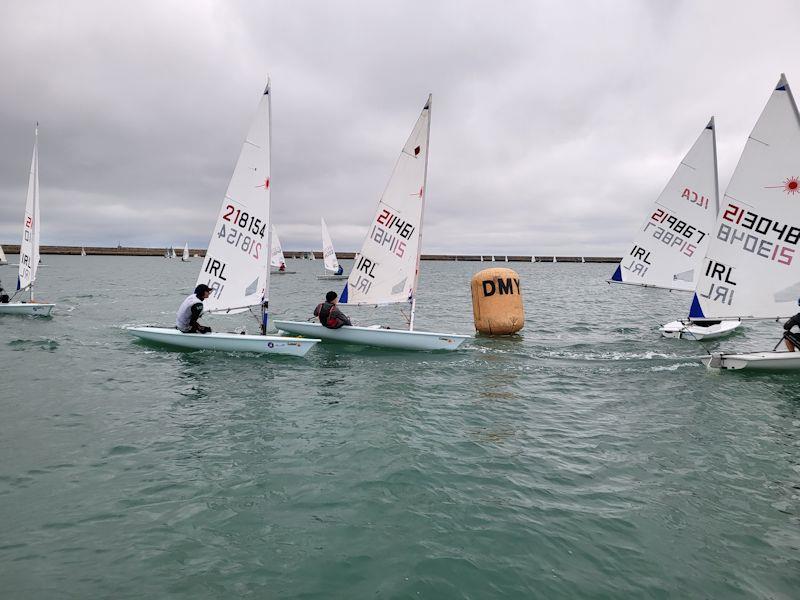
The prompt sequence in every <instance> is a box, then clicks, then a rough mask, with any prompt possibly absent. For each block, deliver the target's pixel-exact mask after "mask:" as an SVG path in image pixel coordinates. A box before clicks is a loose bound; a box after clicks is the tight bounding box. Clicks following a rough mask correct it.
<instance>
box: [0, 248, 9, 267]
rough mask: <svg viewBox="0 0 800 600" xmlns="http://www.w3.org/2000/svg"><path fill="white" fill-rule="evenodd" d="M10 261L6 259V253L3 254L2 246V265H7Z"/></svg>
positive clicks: (0, 254) (0, 255)
mask: <svg viewBox="0 0 800 600" xmlns="http://www.w3.org/2000/svg"><path fill="white" fill-rule="evenodd" d="M7 264H8V259H7V258H6V253H5V252H3V247H2V246H0V265H7Z"/></svg>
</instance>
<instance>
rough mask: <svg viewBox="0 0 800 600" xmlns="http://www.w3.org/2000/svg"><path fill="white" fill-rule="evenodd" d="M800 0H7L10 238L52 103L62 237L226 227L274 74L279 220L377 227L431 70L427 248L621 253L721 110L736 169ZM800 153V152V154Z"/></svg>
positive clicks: (54, 207) (44, 194) (6, 227)
mask: <svg viewBox="0 0 800 600" xmlns="http://www.w3.org/2000/svg"><path fill="white" fill-rule="evenodd" d="M798 15H800V5H798V4H797V2H796V0H786V1H768V2H763V1H762V2H749V1H733V2H731V1H722V0H720V1H718V2H663V1H658V0H652V1H650V2H648V1H645V0H632V1H629V2H624V1H610V0H609V1H606V2H591V3H590V2H578V1H574V2H559V1H552V2H546V1H526V2H464V1H453V2H435V1H433V0H428V1H416V0H404V1H402V2H383V1H373V2H367V1H362V2H339V1H331V2H322V1H320V2H267V1H258V2H256V1H253V2H231V1H222V0H220V1H203V0H200V1H198V0H185V1H170V0H158V1H155V2H107V1H97V2H79V1H75V2H63V1H52V2H44V1H36V0H18V1H17V0H10V1H9V0H6V1H5V2H3V3H2V5H0V76H1V77H2V79H1V81H2V90H3V93H2V96H1V97H0V131H2V136H1V137H0V243H5V244H7V243H19V242H18V238H19V236H20V229H21V227H20V224H21V221H22V214H23V211H24V202H25V190H26V187H27V173H28V168H29V165H30V155H31V149H32V144H33V126H34V122H35V121H36V120H38V121H39V122H40V181H41V202H42V208H41V211H42V243H43V244H71V245H109V244H113V245H116V244H117V243H121V244H123V245H146V246H164V245H167V244H175V245H182V244H183V242H184V241H185V240H188V241H189V243H190V245H192V246H199V247H205V245H206V244H207V243H208V237H209V235H210V228H211V227H212V224H213V220H214V218H215V216H216V213H217V210H218V208H219V203H220V202H221V200H222V196H223V194H224V192H225V188H226V186H227V183H228V179H229V177H230V175H231V172H232V170H233V165H234V162H235V160H236V157H237V156H238V153H239V148H240V145H241V143H242V140H243V137H244V134H245V132H246V130H247V127H248V125H249V123H250V119H251V118H252V116H253V112H254V110H255V107H256V105H257V102H258V99H259V95H260V93H261V91H262V89H263V85H264V82H265V80H266V76H267V74H268V73H269V74H270V75H271V77H272V83H273V110H272V115H273V165H272V184H273V187H272V198H273V202H274V204H273V219H274V222H275V224H276V226H277V228H278V231H279V233H280V236H281V239H282V242H283V245H284V248H286V249H290V250H291V249H319V246H320V245H321V242H320V240H319V217H320V216H324V217H325V219H326V221H327V222H328V226H329V228H330V231H331V235H332V237H333V241H334V244H335V246H336V247H337V249H339V250H356V249H357V248H358V247H359V246H360V244H361V241H362V238H363V236H364V234H365V230H366V226H367V223H368V221H369V219H370V218H371V217H372V215H373V212H374V209H375V205H376V202H377V200H378V198H379V196H380V193H381V192H382V190H383V188H384V186H385V184H386V180H387V178H388V176H389V173H390V172H391V169H392V166H393V164H394V161H395V160H396V158H397V155H398V153H399V151H400V148H401V147H402V145H403V143H404V142H405V139H406V137H407V135H408V133H409V132H410V130H411V127H412V126H413V124H414V122H415V120H416V119H417V117H418V115H419V111H420V110H421V108H422V105H423V103H424V102H425V99H426V98H427V95H428V93H429V92H431V93H433V110H432V128H431V150H430V152H431V158H430V167H429V174H428V177H429V180H428V193H429V195H428V197H427V200H428V205H427V208H426V214H425V217H426V223H425V234H424V237H423V246H424V248H423V249H424V251H425V252H462V253H487V254H488V253H497V254H505V253H508V254H516V253H520V254H530V253H536V254H577V255H599V254H612V255H619V254H620V253H622V252H623V251H624V250H625V248H626V247H627V245H628V244H629V242H630V240H631V239H632V237H633V233H634V229H635V228H636V227H637V226H638V225H639V224H640V222H641V221H642V220H643V219H644V217H645V213H646V211H647V207H648V205H649V203H650V202H652V201H653V200H654V199H655V197H656V196H657V195H658V193H659V192H660V190H661V188H662V187H663V186H664V185H665V184H666V182H667V180H668V179H669V177H670V176H671V175H672V173H673V171H674V170H675V168H676V167H677V164H678V161H679V160H680V158H681V157H682V156H683V154H684V153H685V152H686V151H687V150H688V149H689V147H690V146H691V144H692V143H693V142H694V140H695V139H696V137H697V136H698V135H699V133H700V131H701V129H702V128H703V127H704V126H705V124H706V122H707V121H708V118H709V117H710V116H711V115H716V122H717V142H718V145H719V146H718V154H719V167H720V186H721V189H722V190H724V188H725V186H726V184H727V181H728V179H729V178H730V175H731V172H732V171H733V168H734V166H735V164H736V161H737V160H738V157H739V153H740V152H741V150H742V148H743V146H744V142H745V140H746V138H747V135H748V133H749V132H750V130H751V129H752V127H753V124H754V123H755V121H756V118H757V117H758V114H759V113H760V111H761V109H762V108H763V105H764V103H765V102H766V100H767V98H768V97H769V94H770V92H771V90H772V88H773V86H774V84H775V83H776V82H777V80H778V77H779V75H780V73H781V72H786V74H787V76H788V78H789V83H790V84H794V85H795V89H797V90H800V63H799V62H798V61H799V60H800V59H799V58H798V57H800V36H798V35H797V25H798ZM798 175H800V165H798Z"/></svg>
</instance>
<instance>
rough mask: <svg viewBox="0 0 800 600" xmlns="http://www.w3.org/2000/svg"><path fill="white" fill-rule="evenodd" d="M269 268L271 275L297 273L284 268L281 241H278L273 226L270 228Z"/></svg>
mask: <svg viewBox="0 0 800 600" xmlns="http://www.w3.org/2000/svg"><path fill="white" fill-rule="evenodd" d="M269 264H270V266H271V267H272V274H273V275H294V274H295V273H296V272H297V271H289V270H288V269H287V268H286V256H284V254H283V247H282V246H281V241H280V239H278V231H277V230H276V229H275V225H273V226H272V249H271V251H270V263H269Z"/></svg>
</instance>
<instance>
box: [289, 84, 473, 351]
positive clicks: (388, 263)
mask: <svg viewBox="0 0 800 600" xmlns="http://www.w3.org/2000/svg"><path fill="white" fill-rule="evenodd" d="M430 111H431V97H430V96H428V101H427V102H426V103H425V106H424V107H423V109H422V113H421V114H420V116H419V118H418V119H417V122H416V124H415V125H414V129H413V130H412V132H411V135H410V136H409V138H408V140H407V141H406V143H405V145H404V146H403V150H402V151H401V152H400V157H399V158H398V159H397V163H396V164H395V166H394V170H393V171H392V175H391V177H390V179H389V183H388V185H387V186H386V190H385V191H384V193H383V196H382V197H381V199H380V201H379V202H378V210H377V212H376V214H375V218H374V219H373V221H372V223H371V224H370V228H369V231H368V232H367V238H366V239H365V240H364V244H363V246H362V247H361V251H360V252H359V253H358V254H356V257H355V261H354V266H353V270H352V271H351V272H350V276H349V278H348V280H347V283H346V284H345V287H344V291H343V292H342V295H341V298H340V300H339V302H340V304H351V305H362V306H364V305H371V306H376V305H388V304H401V305H402V304H406V305H410V308H411V316H410V319H409V328H408V331H403V330H391V329H382V328H380V327H355V326H348V325H345V326H343V327H341V328H339V329H329V328H327V327H323V326H322V325H321V324H318V323H308V322H298V321H281V320H276V321H275V326H276V327H277V328H278V329H279V330H281V331H285V332H289V333H294V334H298V335H313V336H315V337H320V338H322V339H323V340H326V341H333V342H340V343H349V344H360V345H366V346H377V347H382V348H396V349H403V350H455V349H456V348H458V347H459V346H460V345H461V344H462V343H463V342H464V341H465V340H467V339H469V338H470V337H471V336H467V335H456V334H449V333H434V332H428V331H414V317H415V314H416V291H417V285H418V283H419V260H420V253H421V251H422V244H421V239H422V223H423V213H424V205H425V199H426V187H425V186H426V183H427V172H428V144H429V139H430Z"/></svg>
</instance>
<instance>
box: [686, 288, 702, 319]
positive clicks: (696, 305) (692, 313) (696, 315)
mask: <svg viewBox="0 0 800 600" xmlns="http://www.w3.org/2000/svg"><path fill="white" fill-rule="evenodd" d="M689 318H690V319H705V318H706V316H705V315H704V314H703V309H702V307H701V306H700V300H698V299H697V292H695V294H694V298H693V299H692V307H691V308H690V309H689Z"/></svg>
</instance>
